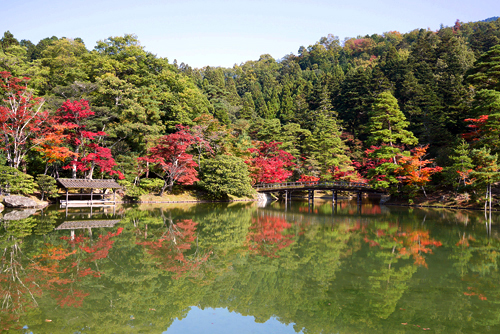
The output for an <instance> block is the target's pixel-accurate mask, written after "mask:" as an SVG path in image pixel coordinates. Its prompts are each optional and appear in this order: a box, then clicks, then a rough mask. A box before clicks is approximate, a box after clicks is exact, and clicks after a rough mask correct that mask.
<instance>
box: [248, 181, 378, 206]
mask: <svg viewBox="0 0 500 334" xmlns="http://www.w3.org/2000/svg"><path fill="white" fill-rule="evenodd" d="M254 189H255V190H256V191H257V192H259V193H278V194H279V195H280V196H283V197H284V198H285V200H290V199H291V193H292V192H293V191H308V199H309V200H314V191H315V190H331V191H333V194H332V200H333V201H334V202H336V201H337V193H338V192H339V191H344V192H352V193H356V194H357V199H358V202H361V198H362V196H363V193H378V194H383V193H384V192H383V191H380V190H378V189H374V188H373V187H372V186H370V185H368V184H366V183H362V182H347V181H305V182H284V183H260V184H256V185H254Z"/></svg>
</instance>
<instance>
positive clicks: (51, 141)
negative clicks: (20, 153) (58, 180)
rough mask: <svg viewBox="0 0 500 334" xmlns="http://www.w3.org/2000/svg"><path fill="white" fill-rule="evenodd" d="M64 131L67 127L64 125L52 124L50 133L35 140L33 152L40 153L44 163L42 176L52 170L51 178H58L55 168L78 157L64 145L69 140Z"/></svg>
mask: <svg viewBox="0 0 500 334" xmlns="http://www.w3.org/2000/svg"><path fill="white" fill-rule="evenodd" d="M66 130H68V127H67V126H66V125H64V124H53V125H52V126H51V128H50V131H48V132H47V133H46V134H45V135H44V136H41V137H40V138H37V139H35V142H36V143H37V144H38V146H37V147H36V148H35V150H36V151H38V152H40V154H41V155H42V159H43V160H44V161H45V162H46V164H45V172H44V174H47V172H48V171H49V168H52V172H51V176H53V177H59V173H58V168H57V166H58V165H62V164H64V162H65V161H66V160H70V159H76V158H77V157H78V154H76V153H74V152H73V151H71V150H70V149H69V147H67V146H66V145H65V144H66V142H67V141H68V140H69V135H68V134H65V131H66Z"/></svg>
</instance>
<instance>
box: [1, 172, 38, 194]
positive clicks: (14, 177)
mask: <svg viewBox="0 0 500 334" xmlns="http://www.w3.org/2000/svg"><path fill="white" fill-rule="evenodd" d="M0 187H1V188H2V192H6V193H10V194H21V195H31V194H33V193H34V192H35V188H36V184H35V182H34V181H33V176H31V175H28V174H25V173H23V172H20V171H19V170H17V169H16V168H13V167H7V166H2V167H0Z"/></svg>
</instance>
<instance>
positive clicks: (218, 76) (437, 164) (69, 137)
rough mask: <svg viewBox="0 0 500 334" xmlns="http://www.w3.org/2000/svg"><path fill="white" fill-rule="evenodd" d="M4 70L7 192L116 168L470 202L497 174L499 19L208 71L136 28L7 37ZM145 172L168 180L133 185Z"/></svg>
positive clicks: (0, 124)
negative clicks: (157, 46) (171, 56)
mask: <svg viewBox="0 0 500 334" xmlns="http://www.w3.org/2000/svg"><path fill="white" fill-rule="evenodd" d="M150 47H152V46H150ZM0 72H1V77H2V86H1V88H0V93H1V95H2V102H1V106H0V137H1V138H2V139H1V143H0V146H1V149H2V151H1V152H0V160H1V161H0V165H1V166H3V167H1V168H2V171H1V172H0V183H1V186H2V187H3V188H4V189H5V188H8V190H10V191H11V192H19V193H30V192H33V190H34V187H35V183H33V177H35V180H39V181H38V184H39V188H40V190H41V188H43V186H42V185H40V184H45V183H47V184H51V179H50V178H48V177H46V176H42V175H48V176H51V177H87V178H109V177H114V178H118V179H121V180H122V181H120V182H122V184H124V185H125V186H126V188H127V193H128V195H129V196H130V197H138V196H140V195H141V194H142V193H144V192H152V191H156V192H160V193H162V194H163V192H169V191H171V190H172V189H173V187H175V186H179V185H192V184H194V185H195V186H196V187H198V188H199V189H204V191H206V192H208V193H209V194H211V195H212V196H213V197H215V198H227V196H228V194H230V195H234V196H251V195H252V189H251V184H252V183H259V182H283V181H286V180H299V179H300V180H318V179H323V180H331V179H343V180H353V181H361V182H369V183H371V184H373V185H374V186H376V187H381V188H387V189H389V190H390V191H391V192H393V193H394V194H399V195H401V196H404V197H409V198H410V199H411V198H413V197H415V196H417V195H420V194H425V190H426V187H427V190H436V189H442V190H443V189H444V190H448V191H453V192H454V193H456V194H459V193H461V194H464V195H463V196H462V197H463V198H464V200H469V199H474V198H476V199H478V198H480V197H481V196H482V197H483V198H484V194H485V192H486V193H487V194H488V191H489V192H490V194H491V185H492V184H494V183H495V182H496V181H498V178H499V173H498V168H499V167H498V152H499V150H500V145H499V144H500V142H499V141H500V136H499V134H498V133H499V132H498V131H499V130H500V19H496V20H492V21H489V22H473V23H463V22H460V21H458V20H457V22H456V23H455V25H454V26H452V27H441V29H439V30H438V31H430V30H426V29H416V30H413V31H410V32H408V33H399V32H397V31H390V32H386V33H383V34H382V35H379V34H374V35H366V36H358V37H356V38H350V39H346V40H345V41H343V42H341V41H340V40H339V39H338V38H337V37H335V36H333V35H328V36H326V37H322V38H321V39H320V40H319V41H318V42H316V43H314V44H311V45H309V46H307V47H304V46H301V47H300V48H299V49H298V54H297V55H294V54H289V55H285V56H284V57H283V58H282V59H274V58H272V57H271V56H270V55H266V54H264V55H262V56H261V57H260V58H259V59H258V60H255V61H248V62H245V63H242V64H239V65H234V66H233V67H232V68H221V67H210V66H207V67H204V68H201V69H199V68H192V67H190V66H189V65H187V64H184V63H180V64H178V63H177V62H176V61H174V62H173V63H172V62H169V61H168V60H167V59H166V58H161V57H157V56H156V55H154V54H152V53H150V52H147V51H145V49H144V47H143V46H141V44H140V42H139V40H138V38H137V36H134V35H124V36H120V37H109V38H107V39H105V40H102V41H99V42H97V44H96V46H95V47H94V48H93V49H92V50H89V49H88V46H86V45H84V44H83V41H82V40H81V39H79V38H74V39H71V38H65V37H62V38H58V37H55V36H53V37H50V38H46V39H43V40H41V41H39V42H38V43H37V44H34V43H33V42H31V41H29V40H25V39H22V36H13V35H12V34H11V33H10V32H9V31H7V32H5V33H4V35H3V38H2V39H1V40H0ZM148 171H151V172H155V175H158V176H160V177H161V178H162V179H160V180H158V179H157V180H151V179H150V180H143V181H141V182H140V183H139V182H138V179H139V177H140V176H142V175H144V174H145V173H147V172H148ZM431 176H432V180H431ZM43 180H45V181H44V182H45V183H43V182H42V181H43ZM21 181H22V182H21ZM49 188H50V187H49ZM50 189H52V188H50ZM42 192H43V191H42ZM47 193H48V194H49V193H50V191H48V192H47Z"/></svg>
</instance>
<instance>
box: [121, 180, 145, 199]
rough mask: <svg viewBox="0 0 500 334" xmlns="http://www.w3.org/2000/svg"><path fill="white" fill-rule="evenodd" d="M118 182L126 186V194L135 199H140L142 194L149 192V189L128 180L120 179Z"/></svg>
mask: <svg viewBox="0 0 500 334" xmlns="http://www.w3.org/2000/svg"><path fill="white" fill-rule="evenodd" d="M118 183H119V184H120V185H121V186H123V187H124V188H125V196H127V197H130V198H132V199H134V200H137V199H139V198H140V197H141V196H142V195H145V194H147V191H146V190H144V189H143V188H141V187H139V186H136V185H135V184H133V183H132V182H130V181H127V180H118Z"/></svg>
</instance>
